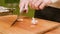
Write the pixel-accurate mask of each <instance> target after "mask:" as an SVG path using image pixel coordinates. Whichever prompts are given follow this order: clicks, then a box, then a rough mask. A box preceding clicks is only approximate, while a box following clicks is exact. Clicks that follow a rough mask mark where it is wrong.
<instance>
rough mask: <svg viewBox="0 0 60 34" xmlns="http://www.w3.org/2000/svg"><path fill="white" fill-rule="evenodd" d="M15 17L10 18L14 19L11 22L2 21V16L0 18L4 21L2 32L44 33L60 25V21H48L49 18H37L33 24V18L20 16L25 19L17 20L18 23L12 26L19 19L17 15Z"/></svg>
mask: <svg viewBox="0 0 60 34" xmlns="http://www.w3.org/2000/svg"><path fill="white" fill-rule="evenodd" d="M9 16H10V15H9ZM12 16H13V15H12ZM14 17H15V18H14ZM14 17H12V19H11V18H9V20H12V21H9V22H10V23H8V22H5V21H4V20H2V21H1V19H2V18H1V19H0V21H1V22H0V23H2V24H0V25H1V26H0V27H1V28H0V32H1V33H3V34H43V33H45V32H47V31H50V30H53V29H55V28H57V27H58V26H59V25H60V24H59V23H58V22H53V21H48V20H44V19H36V20H37V21H38V22H37V24H36V25H32V24H31V21H32V18H29V17H19V18H18V19H20V18H22V19H23V21H16V23H15V24H14V25H13V26H12V27H10V26H11V24H12V23H13V22H14V21H15V20H16V19H17V17H16V16H14ZM3 18H6V17H3ZM6 19H7V18H6ZM3 21H4V22H3ZM7 21H8V20H7ZM7 23H8V24H7ZM4 24H5V25H4ZM3 25H4V26H3ZM8 25H9V26H8ZM6 26H8V27H6ZM32 26H33V27H32Z"/></svg>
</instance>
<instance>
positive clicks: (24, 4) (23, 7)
mask: <svg viewBox="0 0 60 34" xmlns="http://www.w3.org/2000/svg"><path fill="white" fill-rule="evenodd" d="M28 3H29V1H28V0H20V4H19V8H20V13H22V12H26V13H28Z"/></svg>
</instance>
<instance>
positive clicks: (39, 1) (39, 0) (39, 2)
mask: <svg viewBox="0 0 60 34" xmlns="http://www.w3.org/2000/svg"><path fill="white" fill-rule="evenodd" d="M41 3H42V0H38V1H36V3H35V8H36V9H37V10H39V5H40V4H41Z"/></svg>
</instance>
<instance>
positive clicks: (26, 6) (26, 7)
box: [24, 2, 28, 13]
mask: <svg viewBox="0 0 60 34" xmlns="http://www.w3.org/2000/svg"><path fill="white" fill-rule="evenodd" d="M24 10H25V12H26V13H28V2H27V3H26V4H25V8H24Z"/></svg>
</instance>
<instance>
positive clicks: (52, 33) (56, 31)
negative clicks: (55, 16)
mask: <svg viewBox="0 0 60 34" xmlns="http://www.w3.org/2000/svg"><path fill="white" fill-rule="evenodd" d="M45 34H60V27H58V28H56V29H54V30H52V31H49V32H46V33H45Z"/></svg>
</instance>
